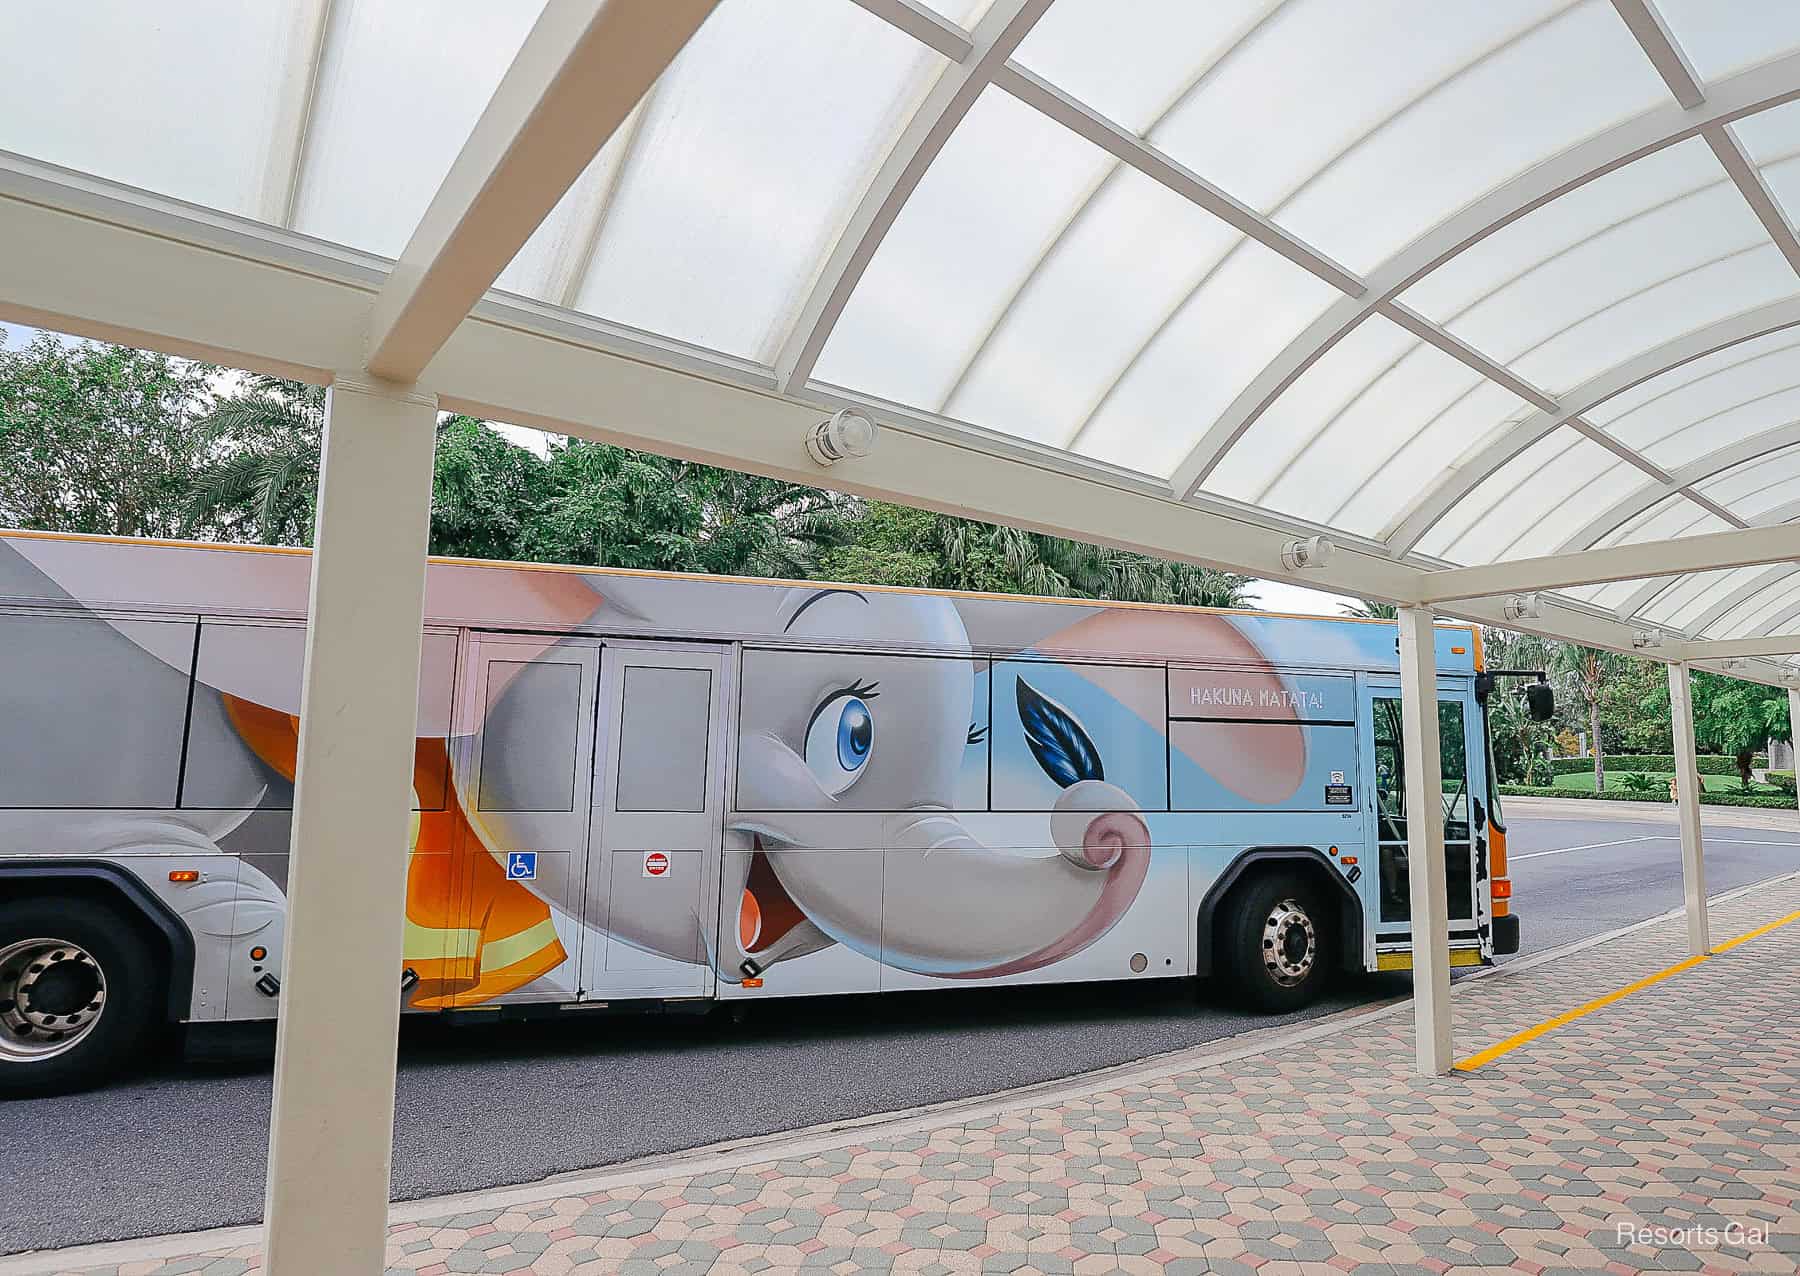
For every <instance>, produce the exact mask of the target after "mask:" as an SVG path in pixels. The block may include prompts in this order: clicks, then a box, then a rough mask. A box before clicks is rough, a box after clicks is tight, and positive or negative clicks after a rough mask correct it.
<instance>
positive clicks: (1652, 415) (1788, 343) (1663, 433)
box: [1587, 330, 1800, 469]
mask: <svg viewBox="0 0 1800 1276" xmlns="http://www.w3.org/2000/svg"><path fill="white" fill-rule="evenodd" d="M1587 419H1588V420H1589V421H1590V422H1592V423H1594V424H1596V425H1600V426H1601V427H1602V428H1604V429H1605V430H1606V432H1607V433H1608V434H1610V435H1612V436H1613V437H1614V438H1616V439H1618V440H1619V441H1620V442H1621V443H1624V444H1625V445H1626V446H1628V447H1631V448H1634V449H1636V450H1637V451H1639V452H1641V453H1643V454H1644V455H1645V456H1646V457H1648V458H1649V459H1650V460H1651V461H1654V462H1655V463H1656V464H1658V465H1661V466H1663V467H1664V468H1668V469H1673V468H1676V467H1679V466H1682V465H1686V464H1688V463H1689V462H1692V461H1696V460H1699V459H1700V458H1702V457H1704V456H1706V455H1707V454H1708V453H1711V452H1714V451H1717V450H1718V449H1720V448H1723V447H1727V446H1729V445H1731V444H1733V443H1736V442H1738V441H1740V440H1743V439H1747V438H1750V437H1752V436H1754V435H1758V434H1762V433H1765V432H1766V431H1768V430H1771V429H1775V428H1778V427H1781V426H1784V425H1788V424H1792V423H1794V422H1797V421H1800V331H1787V330H1784V331H1781V332H1777V333H1771V334H1769V335H1768V336H1766V337H1762V338H1759V339H1758V340H1756V341H1747V342H1744V343H1743V344H1741V345H1737V346H1730V347H1727V348H1726V349H1724V350H1721V351H1718V352H1716V353H1714V354H1712V355H1708V356H1707V357H1706V358H1705V359H1696V360H1695V361H1694V362H1692V363H1689V364H1685V365H1683V366H1682V367H1680V368H1677V369H1675V370H1673V371H1671V372H1668V373H1665V374H1663V375H1662V376H1660V377H1655V378H1652V379H1651V380H1649V381H1647V382H1645V383H1644V384H1643V385H1641V386H1638V387H1636V388H1635V389H1633V390H1631V391H1628V392H1627V393H1626V394H1623V395H1620V396H1618V397H1617V398H1614V399H1610V400H1608V401H1607V402H1605V403H1603V404H1601V405H1600V406H1599V407H1597V408H1594V409H1592V410H1591V411H1589V412H1588V413H1587Z"/></svg>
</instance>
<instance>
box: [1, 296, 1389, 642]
mask: <svg viewBox="0 0 1800 1276" xmlns="http://www.w3.org/2000/svg"><path fill="white" fill-rule="evenodd" d="M33 335H34V331H33V329H30V328H23V327H19V326H17V325H14V324H4V323H0V349H18V348H19V347H21V346H23V345H24V344H25V343H26V342H28V341H30V340H31V338H32V336H33ZM492 424H493V426H494V428H495V429H497V430H499V431H500V433H501V434H503V435H505V436H506V437H507V438H508V439H511V440H512V441H513V442H514V443H517V444H518V445H519V446H521V447H526V448H530V449H531V450H532V451H534V452H536V453H538V454H539V455H542V454H543V451H544V447H545V444H546V441H547V436H546V435H545V433H544V432H543V431H542V430H533V429H528V428H526V427H524V426H518V425H505V424H502V423H500V422H497V421H496V422H493V423H492ZM1355 601H1356V600H1355V599H1353V598H1346V597H1344V596H1343V595H1342V594H1332V593H1326V592H1324V591H1322V590H1317V589H1305V588H1302V587H1301V586H1299V585H1289V584H1284V583H1282V582H1278V581H1272V580H1259V581H1257V582H1255V583H1254V584H1253V585H1252V586H1251V588H1250V596H1249V603H1250V605H1251V606H1252V607H1255V608H1258V609H1259V610H1262V611H1280V612H1292V613H1294V614H1296V615H1302V616H1341V615H1343V612H1344V608H1345V607H1347V606H1350V605H1353V604H1354V603H1355Z"/></svg>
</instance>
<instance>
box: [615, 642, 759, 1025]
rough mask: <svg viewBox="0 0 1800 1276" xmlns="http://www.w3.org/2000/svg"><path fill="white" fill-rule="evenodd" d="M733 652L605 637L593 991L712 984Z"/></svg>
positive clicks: (656, 992) (639, 992) (662, 990)
mask: <svg viewBox="0 0 1800 1276" xmlns="http://www.w3.org/2000/svg"><path fill="white" fill-rule="evenodd" d="M728 651H729V648H727V647H725V646H722V645H718V644H701V643H693V644H682V643H636V642H612V641H609V642H608V643H607V644H606V660H605V665H604V668H603V670H602V676H601V690H600V722H599V735H598V742H599V743H598V748H599V760H598V762H597V763H596V764H595V767H594V778H593V811H594V824H593V832H592V835H591V841H590V847H591V849H590V852H589V865H588V888H587V901H586V912H587V921H588V925H587V935H588V939H587V943H586V946H585V947H584V949H583V951H582V957H581V987H582V996H583V998H584V999H587V1000H605V999H607V998H609V997H698V996H705V995H708V994H710V993H711V992H712V966H711V964H710V963H709V961H708V959H707V955H708V951H709V948H710V947H711V942H712V939H713V934H714V932H713V929H712V926H713V921H714V919H715V918H716V917H717V916H718V891H719V886H718V873H719V857H720V853H721V850H722V837H723V821H724V806H725V804H724V791H725V782H724V779H725V776H724V773H725V744H724V742H725V731H724V723H725V706H726V705H727V704H728V703H729V701H730V697H729V694H728V687H727V685H726V684H727V682H728V680H729V677H730V669H731V665H730V662H729V661H728V660H727V653H728ZM703 919H704V920H703Z"/></svg>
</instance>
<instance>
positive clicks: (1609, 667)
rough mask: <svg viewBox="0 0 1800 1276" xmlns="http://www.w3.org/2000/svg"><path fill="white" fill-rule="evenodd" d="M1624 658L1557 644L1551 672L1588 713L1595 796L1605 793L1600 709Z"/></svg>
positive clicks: (1594, 649) (1604, 755) (1607, 652)
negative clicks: (1563, 683)
mask: <svg viewBox="0 0 1800 1276" xmlns="http://www.w3.org/2000/svg"><path fill="white" fill-rule="evenodd" d="M1627 659H1628V658H1627V657H1625V656H1620V655H1615V654H1614V653H1613V652H1610V651H1600V650H1598V649H1597V648H1594V647H1580V646H1577V645H1575V644H1574V643H1557V644H1556V646H1555V647H1554V648H1553V650H1552V652H1551V656H1550V663H1551V668H1553V669H1554V670H1556V671H1557V672H1559V673H1561V674H1562V675H1563V677H1564V679H1565V680H1566V681H1567V683H1568V685H1569V687H1570V688H1571V689H1572V690H1573V691H1574V692H1575V694H1576V695H1577V696H1578V697H1579V698H1580V700H1581V703H1582V704H1583V705H1584V706H1586V708H1587V712H1588V748H1590V749H1591V750H1592V751H1593V754H1594V792H1596V793H1604V792H1605V791H1606V750H1605V749H1604V748H1603V747H1602V746H1601V742H1600V705H1601V697H1602V695H1603V694H1604V693H1605V691H1606V683H1607V680H1608V679H1609V678H1611V677H1612V676H1613V675H1614V674H1615V673H1617V672H1618V671H1619V670H1620V669H1622V668H1623V667H1624V666H1625V663H1626V660H1627Z"/></svg>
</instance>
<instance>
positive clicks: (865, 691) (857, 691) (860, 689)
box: [806, 682, 881, 731]
mask: <svg viewBox="0 0 1800 1276" xmlns="http://www.w3.org/2000/svg"><path fill="white" fill-rule="evenodd" d="M880 685H881V684H880V683H879V682H853V683H851V684H850V685H849V686H847V687H839V688H838V689H837V690H836V691H833V692H831V693H830V694H829V695H827V696H826V697H825V698H824V699H822V700H820V701H819V703H818V704H817V705H815V706H814V707H813V711H812V717H810V718H808V719H807V720H806V729H807V730H808V731H811V730H812V724H813V723H815V722H817V721H818V720H819V715H820V714H821V713H824V712H825V706H826V705H828V704H831V703H832V702H833V701H836V700H842V699H844V698H845V697H846V696H855V697H857V698H858V699H859V700H873V699H875V697H877V696H879V695H880V694H881V693H880V692H879V691H877V690H875V688H877V687H879V686H880Z"/></svg>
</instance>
